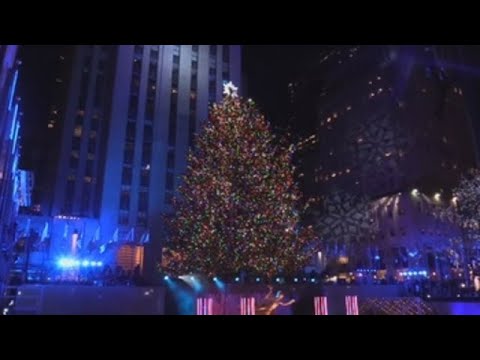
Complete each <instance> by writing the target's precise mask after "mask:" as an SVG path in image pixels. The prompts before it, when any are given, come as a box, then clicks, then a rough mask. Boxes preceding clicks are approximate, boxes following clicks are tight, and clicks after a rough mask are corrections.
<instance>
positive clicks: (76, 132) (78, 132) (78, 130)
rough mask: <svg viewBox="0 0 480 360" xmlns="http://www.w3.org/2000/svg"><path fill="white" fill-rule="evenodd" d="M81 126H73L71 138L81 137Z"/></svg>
mask: <svg viewBox="0 0 480 360" xmlns="http://www.w3.org/2000/svg"><path fill="white" fill-rule="evenodd" d="M82 130H83V129H82V126H81V125H77V126H75V129H74V130H73V136H75V137H82Z"/></svg>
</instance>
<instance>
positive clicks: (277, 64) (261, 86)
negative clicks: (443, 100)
mask: <svg viewBox="0 0 480 360" xmlns="http://www.w3.org/2000/svg"><path fill="white" fill-rule="evenodd" d="M324 49H325V46H324V45H244V46H243V63H244V71H245V77H246V83H247V84H246V86H247V90H248V95H249V96H250V97H251V98H253V100H255V102H256V103H257V104H258V106H259V107H260V108H261V110H262V111H263V112H264V113H265V115H266V116H267V119H268V120H269V121H270V122H271V123H272V124H273V125H274V126H275V125H278V126H283V124H284V121H285V120H286V114H285V113H286V105H287V102H288V92H287V85H288V83H289V82H290V81H291V80H293V78H294V76H295V74H296V73H297V71H298V69H299V68H301V66H302V64H304V63H307V62H308V61H309V60H310V59H311V58H312V57H314V56H315V55H316V54H319V53H320V52H322V51H323V50H324Z"/></svg>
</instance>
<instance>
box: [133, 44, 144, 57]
mask: <svg viewBox="0 0 480 360" xmlns="http://www.w3.org/2000/svg"><path fill="white" fill-rule="evenodd" d="M134 53H135V55H136V56H140V57H141V56H142V55H143V45H135V49H134Z"/></svg>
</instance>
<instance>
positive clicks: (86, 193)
mask: <svg viewBox="0 0 480 360" xmlns="http://www.w3.org/2000/svg"><path fill="white" fill-rule="evenodd" d="M90 193H91V187H90V185H89V184H84V185H83V192H82V213H84V214H86V213H88V211H89V208H90Z"/></svg>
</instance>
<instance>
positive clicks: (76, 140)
mask: <svg viewBox="0 0 480 360" xmlns="http://www.w3.org/2000/svg"><path fill="white" fill-rule="evenodd" d="M81 144H82V142H81V140H80V138H79V137H76V136H75V137H73V138H72V149H73V150H77V151H79V150H80V145H81Z"/></svg>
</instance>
